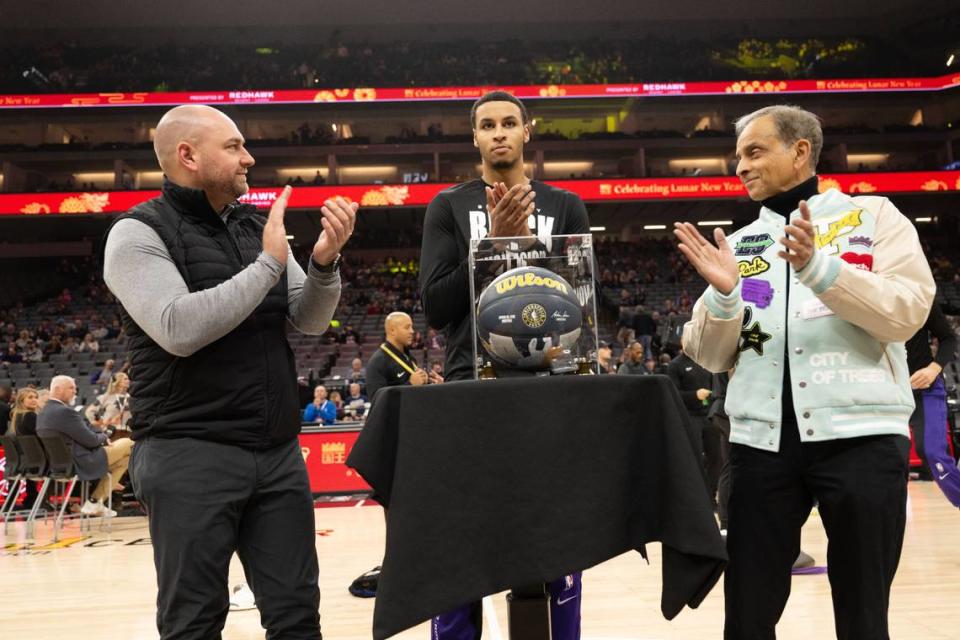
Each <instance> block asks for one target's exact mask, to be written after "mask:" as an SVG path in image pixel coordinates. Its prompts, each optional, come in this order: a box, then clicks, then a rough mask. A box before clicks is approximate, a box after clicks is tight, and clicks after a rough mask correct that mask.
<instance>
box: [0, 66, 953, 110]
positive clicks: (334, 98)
mask: <svg viewBox="0 0 960 640" xmlns="http://www.w3.org/2000/svg"><path fill="white" fill-rule="evenodd" d="M956 86H960V74H949V75H945V76H939V77H935V78H847V79H836V80H729V81H723V82H653V83H639V84H565V85H555V84H552V85H524V86H494V85H490V86H479V87H410V88H405V87H387V88H373V87H359V88H357V87H354V88H343V89H283V90H272V89H267V90H253V91H177V92H165V93H154V92H147V91H138V92H129V93H127V92H123V93H121V92H116V93H47V94H21V95H0V109H40V108H57V107H149V106H171V105H177V104H225V105H237V104H298V103H313V102H327V103H329V102H410V101H430V102H443V101H449V100H476V99H477V98H479V97H480V96H482V95H483V94H484V93H486V92H488V91H492V90H493V89H505V90H507V91H510V92H511V93H513V94H514V95H515V96H517V97H518V98H526V99H555V98H623V97H656V96H712V95H742V94H761V93H762V94H767V93H781V94H786V93H872V92H878V91H942V90H944V89H951V88H953V87H956Z"/></svg>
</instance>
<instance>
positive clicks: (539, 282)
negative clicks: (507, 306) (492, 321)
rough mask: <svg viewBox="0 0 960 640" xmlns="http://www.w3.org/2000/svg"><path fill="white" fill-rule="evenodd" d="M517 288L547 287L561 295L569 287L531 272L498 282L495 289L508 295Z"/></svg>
mask: <svg viewBox="0 0 960 640" xmlns="http://www.w3.org/2000/svg"><path fill="white" fill-rule="evenodd" d="M515 287H547V288H548V289H556V290H557V291H559V292H560V293H566V292H567V285H565V284H563V283H562V282H558V281H557V280H554V279H553V278H542V277H540V276H538V275H536V274H534V273H530V272H529V271H528V272H527V273H523V274H520V275H517V276H510V277H509V278H504V279H503V280H501V281H500V282H498V283H497V284H496V285H495V287H494V288H495V289H496V290H497V293H506V292H507V291H510V290H511V289H514V288H515ZM538 326H539V325H538Z"/></svg>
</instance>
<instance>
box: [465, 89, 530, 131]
mask: <svg viewBox="0 0 960 640" xmlns="http://www.w3.org/2000/svg"><path fill="white" fill-rule="evenodd" d="M488 102H510V103H512V104H515V105H517V106H518V107H520V117H521V118H522V119H523V124H527V121H528V120H529V119H530V116H529V115H528V114H527V108H526V107H525V106H523V103H522V102H520V100H518V99H517V98H516V96H514V95H513V94H512V93H508V92H507V91H491V92H489V93H486V94H484V95H483V96H482V97H481V98H480V99H479V100H477V101H476V102H474V103H473V106H472V107H470V126H471V127H472V128H474V129H476V128H477V109H478V108H479V107H480V105H482V104H486V103H488Z"/></svg>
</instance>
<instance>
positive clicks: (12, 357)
mask: <svg viewBox="0 0 960 640" xmlns="http://www.w3.org/2000/svg"><path fill="white" fill-rule="evenodd" d="M2 361H3V362H5V363H7V364H17V363H19V362H23V356H22V355H20V352H19V351H17V345H15V344H14V343H12V342H9V343H7V350H6V351H5V352H4V353H3V358H2Z"/></svg>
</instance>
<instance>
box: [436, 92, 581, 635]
mask: <svg viewBox="0 0 960 640" xmlns="http://www.w3.org/2000/svg"><path fill="white" fill-rule="evenodd" d="M470 122H471V126H472V128H473V144H474V146H475V147H477V149H478V150H479V151H480V158H481V160H482V175H481V177H480V178H477V179H475V180H471V181H469V182H465V183H463V184H460V185H457V186H454V187H451V188H449V189H446V190H444V191H441V192H440V193H439V194H437V196H436V197H435V198H434V199H433V201H432V202H431V203H430V206H428V207H427V213H426V217H425V219H424V223H423V244H422V246H421V254H420V296H421V299H422V301H423V309H424V312H425V313H426V316H427V322H428V323H429V324H430V326H431V327H433V328H435V329H437V330H443V331H446V334H447V347H446V364H445V366H444V371H445V372H446V376H445V379H446V380H447V381H453V380H470V379H473V340H474V336H473V331H472V328H471V327H472V324H471V322H470V315H469V314H470V313H471V307H472V304H471V301H470V269H469V266H468V263H467V254H468V249H469V244H470V240H471V239H473V238H486V237H490V238H505V237H522V238H527V240H526V241H525V242H523V243H520V244H519V245H518V246H516V247H514V248H515V249H516V252H515V253H516V255H515V256H514V257H515V258H516V263H517V264H516V265H515V266H522V265H523V261H524V259H525V258H534V257H546V256H547V255H548V254H549V253H550V251H551V250H552V249H553V247H552V242H551V238H550V236H556V235H569V234H585V233H590V222H589V220H588V218H587V210H586V207H584V205H583V201H581V200H580V198H579V196H577V195H576V194H573V193H571V192H569V191H565V190H563V189H557V188H555V187H552V186H550V185H548V184H545V183H543V182H540V181H536V180H531V179H529V178H528V177H527V176H526V174H525V173H524V167H523V145H524V144H526V143H527V142H529V141H530V124H529V116H528V114H527V109H526V107H524V105H523V103H522V102H520V101H519V100H518V99H517V98H515V97H514V96H513V95H511V94H509V93H507V92H505V91H493V92H490V93H488V94H486V95H484V96H483V97H482V98H480V99H479V100H477V101H476V102H475V103H474V105H473V107H472V109H471V110H470ZM549 588H550V614H551V620H552V628H553V638H554V640H567V639H574V638H579V637H580V598H579V595H580V574H579V573H578V574H574V575H573V576H566V577H561V578H560V579H558V580H555V581H554V582H551V583H550V585H549ZM481 625H482V609H481V606H480V603H479V602H474V603H471V604H466V605H464V606H462V607H460V608H458V609H455V610H453V611H449V612H447V613H445V614H442V615H440V616H438V617H437V618H435V619H434V620H433V623H432V624H431V630H432V632H431V633H432V637H433V639H434V640H475V639H478V638H480V634H481Z"/></svg>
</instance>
